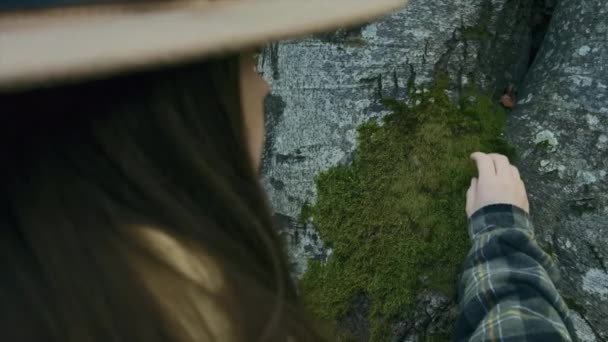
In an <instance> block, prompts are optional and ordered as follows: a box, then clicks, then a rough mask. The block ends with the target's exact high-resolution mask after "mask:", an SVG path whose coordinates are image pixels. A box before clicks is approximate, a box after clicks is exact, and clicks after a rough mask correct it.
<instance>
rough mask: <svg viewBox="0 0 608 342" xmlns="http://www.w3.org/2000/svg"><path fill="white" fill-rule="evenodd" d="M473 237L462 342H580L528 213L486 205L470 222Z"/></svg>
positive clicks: (462, 298)
mask: <svg viewBox="0 0 608 342" xmlns="http://www.w3.org/2000/svg"><path fill="white" fill-rule="evenodd" d="M469 235H470V237H471V239H472V241H473V247H472V248H471V251H470V252H469V255H468V256H467V260H466V262H465V268H464V273H463V275H462V279H461V281H460V287H459V311H460V315H459V318H458V321H457V323H456V340H457V341H475V342H478V341H505V342H511V341H518V342H519V341H576V334H575V332H574V329H573V325H572V319H571V317H570V311H569V310H568V307H567V305H566V303H565V302H564V300H563V299H562V297H561V296H560V294H559V293H558V291H557V289H556V288H555V285H554V282H556V281H558V278H559V274H558V269H557V267H556V265H555V263H554V262H553V260H552V259H551V257H550V256H549V255H548V254H546V253H545V252H544V251H543V250H542V249H541V248H540V247H539V246H538V244H537V243H536V240H535V238H534V228H533V226H532V223H531V222H530V219H529V216H528V214H527V213H526V212H525V211H524V210H522V209H520V208H518V207H515V206H512V205H508V204H494V205H489V206H486V207H484V208H482V209H480V210H478V211H477V212H475V214H473V216H472V217H471V219H470V220H469Z"/></svg>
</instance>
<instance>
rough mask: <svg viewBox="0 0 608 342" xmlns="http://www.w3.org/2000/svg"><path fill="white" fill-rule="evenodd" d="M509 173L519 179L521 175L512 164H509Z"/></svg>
mask: <svg viewBox="0 0 608 342" xmlns="http://www.w3.org/2000/svg"><path fill="white" fill-rule="evenodd" d="M511 173H512V174H513V177H515V179H519V180H521V175H520V174H519V170H518V169H517V168H516V167H515V166H513V165H511Z"/></svg>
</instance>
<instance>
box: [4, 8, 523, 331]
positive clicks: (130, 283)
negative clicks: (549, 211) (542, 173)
mask: <svg viewBox="0 0 608 342" xmlns="http://www.w3.org/2000/svg"><path fill="white" fill-rule="evenodd" d="M119 2H120V3H119ZM103 3H105V4H103ZM107 3H112V4H107ZM116 3H119V4H116ZM60 5H61V6H60ZM400 5H402V4H401V2H400V1H395V0H374V1H361V0H339V1H338V0H333V1H329V2H328V1H310V0H309V1H300V2H294V1H255V2H254V1H231V2H227V1H214V2H207V1H155V2H153V1H131V2H128V1H97V2H95V1H91V0H81V1H78V0H74V1H59V0H57V1H53V0H39V1H36V0H31V1H28V2H17V1H16V2H9V3H8V4H6V3H4V4H3V5H1V7H0V9H2V10H4V12H3V13H2V14H1V15H0V28H1V29H0V89H1V90H2V91H3V92H4V94H3V95H2V98H1V99H2V115H1V116H0V120H2V125H1V127H2V128H1V129H2V132H1V134H0V136H1V138H0V139H1V140H0V153H1V154H0V155H1V157H2V161H3V164H2V170H1V171H0V172H1V173H2V178H1V179H2V181H1V183H0V186H1V191H2V194H3V196H2V201H3V203H2V206H1V208H2V211H1V212H0V234H2V236H1V237H0V265H1V267H2V270H3V272H2V281H0V300H1V303H2V306H1V309H0V326H1V327H2V330H1V331H2V334H3V340H7V341H208V340H213V341H252V340H272V341H283V340H294V341H313V340H320V339H321V336H319V335H318V334H317V333H316V332H315V327H314V326H313V324H312V323H311V322H310V320H308V318H307V317H306V316H305V315H304V314H303V313H302V310H301V307H300V303H299V302H298V298H297V296H296V291H295V287H294V284H292V282H291V281H290V278H289V274H288V266H287V262H286V257H285V255H284V252H283V249H282V245H281V242H280V240H279V238H278V236H277V234H276V232H275V231H274V229H273V227H272V221H271V215H270V210H269V208H268V206H267V202H266V197H265V195H264V193H263V190H262V189H261V188H260V185H259V183H258V181H257V176H258V174H257V172H258V168H259V165H260V159H261V151H262V146H263V136H264V130H263V127H264V117H263V112H262V101H263V98H264V96H265V95H266V94H267V93H268V86H267V84H266V83H265V82H264V81H263V79H262V78H261V77H260V76H259V75H257V74H256V73H255V71H254V62H253V60H254V54H253V52H244V51H251V50H252V48H253V47H255V46H260V45H261V44H263V43H266V42H268V41H270V40H275V39H279V38H286V37H291V36H294V35H301V34H307V33H313V32H318V31H323V30H329V29H332V28H336V27H338V26H342V25H347V24H349V25H350V24H357V23H360V22H362V21H364V20H369V19H371V18H374V17H377V16H379V15H381V14H383V13H386V12H387V11H388V10H390V9H393V8H396V7H398V6H400ZM53 6H55V7H53ZM66 6H68V7H66ZM26 7H27V8H26ZM476 156H477V157H476V158H477V160H478V162H480V163H481V161H482V160H484V163H485V164H484V165H485V166H487V167H488V168H489V166H490V165H501V167H502V168H505V169H508V170H510V171H509V172H508V173H507V174H508V177H507V178H505V177H502V178H500V177H499V178H496V179H493V181H492V182H489V183H487V179H489V178H487V177H484V176H483V175H482V174H480V180H479V185H477V186H472V187H471V189H472V190H470V191H469V196H470V198H471V200H470V201H468V203H467V211H468V212H469V213H470V214H472V213H473V212H478V210H477V209H480V208H482V207H485V206H487V205H488V204H493V203H512V204H513V205H518V206H520V207H524V206H526V205H527V200H526V197H525V191H524V190H523V183H521V180H519V178H518V176H517V177H515V175H516V173H515V172H516V170H515V169H514V168H513V167H512V166H510V164H509V163H508V161H506V162H505V160H504V159H502V160H501V162H500V163H498V162H496V163H495V164H491V162H488V160H492V159H491V158H494V159H495V160H498V159H497V158H499V157H496V156H489V155H476ZM505 163H506V164H505ZM480 165H482V164H480ZM480 169H481V166H480ZM494 175H497V173H495V174H494ZM498 175H500V176H502V173H500V174H498ZM495 180H497V182H494V181H495ZM484 184H486V185H484ZM492 184H494V185H492ZM496 184H499V185H500V186H501V188H500V189H502V190H505V191H506V192H505V193H502V194H501V195H498V194H496V193H494V192H493V190H496V189H497V188H495V187H493V186H495V185H496ZM511 184H516V185H517V187H511ZM488 191H489V192H488ZM489 193H490V194H491V195H488V194H489ZM473 196H474V197H473ZM473 198H474V199H473ZM481 320H483V316H482V317H481ZM475 324H477V323H475Z"/></svg>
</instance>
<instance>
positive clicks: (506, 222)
mask: <svg viewBox="0 0 608 342" xmlns="http://www.w3.org/2000/svg"><path fill="white" fill-rule="evenodd" d="M500 228H518V229H524V230H529V231H531V232H532V231H533V230H534V228H533V227H532V224H531V223H530V215H529V214H528V213H527V212H525V211H524V210H523V209H521V208H520V207H517V206H514V205H512V204H491V205H487V206H485V207H483V208H481V209H479V210H477V211H476V212H475V213H474V214H473V215H472V216H471V218H470V219H469V236H470V237H471V239H475V237H477V236H478V235H479V234H481V233H486V232H489V231H492V230H495V229H500Z"/></svg>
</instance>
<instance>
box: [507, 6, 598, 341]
mask: <svg viewBox="0 0 608 342" xmlns="http://www.w3.org/2000/svg"><path fill="white" fill-rule="evenodd" d="M607 15H608V2H606V1H604V0H587V1H582V0H581V1H561V3H560V4H559V5H558V6H557V8H556V10H555V12H554V15H553V19H552V22H551V26H550V28H549V31H548V32H547V35H546V38H545V40H544V43H543V45H542V48H541V51H540V53H539V56H538V58H537V60H536V62H535V63H534V66H533V67H532V69H531V70H530V72H529V74H528V76H527V78H526V80H525V87H524V89H523V92H522V94H521V96H520V101H519V104H518V108H517V109H516V111H515V112H514V113H513V116H512V118H511V122H510V127H509V130H508V132H509V138H510V140H511V141H512V142H513V143H514V145H516V146H518V148H519V149H520V152H521V155H522V160H521V169H522V174H523V177H524V178H525V180H526V183H527V187H528V190H529V192H530V200H531V211H532V215H533V220H534V223H535V225H536V229H537V233H538V234H539V236H540V237H541V238H542V240H543V242H544V243H545V245H546V246H547V247H548V249H549V250H552V251H553V254H554V256H555V257H556V258H557V260H558V261H559V264H560V266H561V267H560V268H561V272H562V278H563V281H562V283H561V284H560V289H561V291H562V293H563V294H564V296H566V297H568V298H569V303H570V306H571V308H573V309H575V310H576V311H578V313H579V315H580V316H579V317H578V319H577V321H578V322H579V330H580V333H581V339H582V340H583V341H593V340H596V339H597V340H600V341H607V340H608V273H607V272H608V182H607V181H608V179H607V178H606V175H607V173H608V21H606V16H607ZM585 323H588V324H589V326H586V325H585Z"/></svg>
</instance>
